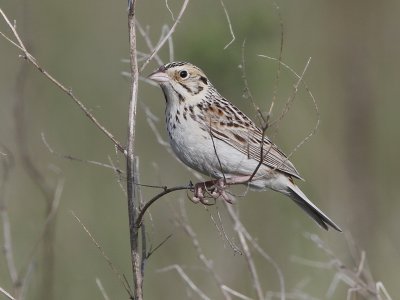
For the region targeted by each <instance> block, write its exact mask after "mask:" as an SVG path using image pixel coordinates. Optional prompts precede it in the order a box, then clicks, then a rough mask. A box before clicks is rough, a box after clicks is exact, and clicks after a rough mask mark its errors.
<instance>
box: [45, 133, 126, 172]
mask: <svg viewBox="0 0 400 300" xmlns="http://www.w3.org/2000/svg"><path fill="white" fill-rule="evenodd" d="M41 137H42V142H43V144H44V145H45V146H46V148H47V150H48V151H49V152H50V153H51V154H52V155H54V156H58V157H61V158H64V159H68V160H72V161H77V162H81V163H86V164H92V165H95V166H99V167H103V168H106V169H112V170H113V171H115V172H116V173H117V174H124V171H123V170H121V169H118V168H116V167H115V166H113V165H108V164H105V163H102V162H98V161H94V160H85V159H82V158H78V157H75V156H72V155H69V154H61V153H58V152H56V151H55V150H54V149H53V148H52V147H51V146H50V144H49V143H48V142H47V140H46V137H45V135H44V132H42V133H41Z"/></svg>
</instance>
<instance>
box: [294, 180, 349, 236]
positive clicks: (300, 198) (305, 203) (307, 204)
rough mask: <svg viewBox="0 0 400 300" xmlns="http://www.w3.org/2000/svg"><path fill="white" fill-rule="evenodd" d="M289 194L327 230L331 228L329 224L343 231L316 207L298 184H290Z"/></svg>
mask: <svg viewBox="0 0 400 300" xmlns="http://www.w3.org/2000/svg"><path fill="white" fill-rule="evenodd" d="M288 196H289V197H290V198H291V199H292V200H293V201H294V202H295V203H296V204H297V205H298V206H300V207H301V208H302V209H303V210H304V211H305V212H306V213H307V214H308V215H309V216H310V217H311V218H313V219H314V220H315V221H316V222H317V223H318V224H319V225H320V226H321V227H322V228H324V229H325V230H328V229H329V227H328V225H329V226H330V227H332V228H333V229H336V230H337V231H340V232H341V231H342V230H341V229H340V227H339V226H337V225H336V224H335V223H334V222H333V221H332V220H331V219H329V218H328V217H327V216H326V215H325V214H324V213H323V212H322V211H321V210H320V209H319V208H318V207H316V206H315V205H314V204H313V203H312V202H311V201H310V200H309V199H308V198H307V196H306V195H304V193H303V192H302V191H301V190H300V189H299V188H298V187H297V186H296V185H294V184H291V185H289V186H288Z"/></svg>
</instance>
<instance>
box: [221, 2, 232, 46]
mask: <svg viewBox="0 0 400 300" xmlns="http://www.w3.org/2000/svg"><path fill="white" fill-rule="evenodd" d="M219 2H220V3H221V5H222V8H223V9H224V13H225V17H226V21H227V22H228V25H229V31H230V33H231V36H232V39H231V41H230V42H228V44H226V45H225V47H224V50H225V49H227V48H228V47H229V46H230V45H231V44H232V43H233V42H234V41H235V39H236V37H235V34H234V33H233V28H232V23H231V19H230V17H229V13H228V10H227V9H226V7H225V4H224V1H223V0H220V1H219Z"/></svg>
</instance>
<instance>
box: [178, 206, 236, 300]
mask: <svg viewBox="0 0 400 300" xmlns="http://www.w3.org/2000/svg"><path fill="white" fill-rule="evenodd" d="M179 202H180V208H181V215H180V217H181V218H179V217H178V216H177V218H176V219H177V220H178V224H179V225H180V226H181V227H182V228H183V229H184V231H185V232H186V234H187V235H188V236H189V237H190V239H191V241H192V244H193V247H194V249H195V250H196V252H197V255H198V257H199V259H200V261H201V262H202V263H203V265H204V266H205V267H206V269H207V271H208V272H209V273H210V274H211V275H212V276H213V278H214V280H215V283H216V284H217V286H218V287H219V288H220V290H221V292H222V294H223V295H224V296H225V299H227V300H230V299H232V298H231V297H230V296H229V294H226V293H225V290H224V289H223V288H222V287H223V286H224V284H223V282H222V280H221V278H220V277H219V276H218V274H217V273H216V272H215V270H214V266H213V263H212V261H211V260H209V259H208V258H207V257H206V255H205V254H204V252H203V250H202V248H201V245H200V242H199V240H198V239H197V235H196V233H195V231H194V230H193V228H192V227H191V226H190V223H189V218H188V217H187V214H186V209H185V206H184V202H183V201H182V199H180V201H179Z"/></svg>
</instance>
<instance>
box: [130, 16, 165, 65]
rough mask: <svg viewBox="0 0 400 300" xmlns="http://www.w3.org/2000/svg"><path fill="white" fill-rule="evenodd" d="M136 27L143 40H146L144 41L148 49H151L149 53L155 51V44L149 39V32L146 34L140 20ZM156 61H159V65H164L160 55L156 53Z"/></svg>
mask: <svg viewBox="0 0 400 300" xmlns="http://www.w3.org/2000/svg"><path fill="white" fill-rule="evenodd" d="M136 26H137V29H138V30H139V33H140V35H141V36H142V37H143V39H144V41H145V43H146V45H147V48H149V51H150V52H151V51H154V46H153V43H152V42H151V39H150V37H149V34H148V32H146V31H145V30H144V29H143V27H142V25H141V24H140V22H139V21H138V20H136ZM154 59H155V60H156V61H157V63H158V64H159V65H163V64H164V63H163V61H162V60H161V58H160V56H159V55H158V53H156V54H155V55H154Z"/></svg>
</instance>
